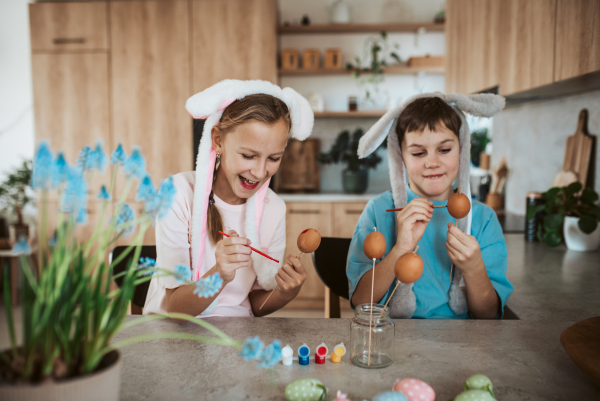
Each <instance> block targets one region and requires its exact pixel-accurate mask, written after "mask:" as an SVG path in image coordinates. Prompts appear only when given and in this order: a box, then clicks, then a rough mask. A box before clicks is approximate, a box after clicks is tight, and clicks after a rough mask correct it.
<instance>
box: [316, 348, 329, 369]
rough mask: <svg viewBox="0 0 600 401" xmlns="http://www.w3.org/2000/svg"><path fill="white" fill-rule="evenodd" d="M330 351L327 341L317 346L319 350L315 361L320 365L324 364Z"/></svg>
mask: <svg viewBox="0 0 600 401" xmlns="http://www.w3.org/2000/svg"><path fill="white" fill-rule="evenodd" d="M328 351H329V350H328V349H327V345H325V343H321V345H319V346H318V347H317V352H316V353H315V363H318V364H319V365H322V364H324V363H325V358H326V357H327V352H328Z"/></svg>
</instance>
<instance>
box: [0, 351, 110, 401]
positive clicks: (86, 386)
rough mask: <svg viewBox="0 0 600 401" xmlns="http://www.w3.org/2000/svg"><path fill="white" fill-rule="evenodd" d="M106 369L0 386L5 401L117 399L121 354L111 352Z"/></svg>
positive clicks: (95, 400)
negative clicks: (56, 380) (55, 378)
mask: <svg viewBox="0 0 600 401" xmlns="http://www.w3.org/2000/svg"><path fill="white" fill-rule="evenodd" d="M102 364H103V365H104V367H103V368H100V369H99V370H97V371H95V372H93V373H91V374H89V375H85V376H81V377H77V378H71V379H66V380H64V381H58V382H50V383H44V384H17V385H6V384H3V385H0V400H5V401H13V400H14V401H17V400H18V401H34V400H35V401H71V400H73V401H75V400H86V401H117V400H118V399H119V390H120V384H121V356H120V354H119V352H118V351H111V352H109V353H108V354H106V356H105V357H104V358H103V360H102V363H101V365H102Z"/></svg>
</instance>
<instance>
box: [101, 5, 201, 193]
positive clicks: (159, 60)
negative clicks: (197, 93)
mask: <svg viewBox="0 0 600 401" xmlns="http://www.w3.org/2000/svg"><path fill="white" fill-rule="evenodd" d="M110 11H111V12H110V15H111V43H112V63H111V74H112V113H113V121H114V128H113V138H115V140H114V142H115V144H116V143H118V142H121V143H122V144H123V148H124V149H125V151H126V152H127V153H128V154H129V153H130V152H131V150H132V148H133V147H134V146H140V147H141V151H142V153H143V154H144V156H145V158H146V161H147V166H146V168H147V171H148V172H149V173H150V175H151V177H152V179H153V181H154V183H155V184H156V185H157V186H158V185H159V184H160V180H163V179H164V178H166V177H167V176H169V175H171V174H176V173H179V172H182V171H189V170H192V169H193V164H192V156H193V149H192V146H193V133H192V118H191V117H190V116H189V114H188V113H187V112H186V110H185V102H186V100H187V98H188V97H189V96H190V94H191V90H190V89H191V86H190V74H189V72H190V69H189V68H190V67H189V63H190V57H189V21H188V2H187V1H124V2H112V3H111V4H110ZM122 188H123V182H122V181H119V182H118V183H117V194H120V193H121V190H122ZM134 197H135V194H134V193H133V191H132V192H131V193H130V197H129V199H132V198H134Z"/></svg>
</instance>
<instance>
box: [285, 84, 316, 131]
mask: <svg viewBox="0 0 600 401" xmlns="http://www.w3.org/2000/svg"><path fill="white" fill-rule="evenodd" d="M282 92H283V96H284V97H285V100H284V102H285V103H286V104H287V105H288V107H290V115H291V118H292V130H291V131H290V134H291V135H292V138H294V139H298V140H300V141H303V140H305V139H306V138H308V137H309V136H310V134H311V133H312V129H313V125H314V123H315V115H314V113H313V111H312V108H311V107H310V103H308V100H306V99H305V98H304V97H303V96H301V95H300V94H299V93H298V92H296V91H295V90H293V89H292V88H283V89H282Z"/></svg>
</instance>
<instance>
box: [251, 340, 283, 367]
mask: <svg viewBox="0 0 600 401" xmlns="http://www.w3.org/2000/svg"><path fill="white" fill-rule="evenodd" d="M279 361H281V342H280V341H279V340H275V341H273V342H272V343H271V344H269V345H268V346H267V348H265V350H264V351H263V352H262V354H261V355H260V362H259V363H258V365H256V367H257V368H266V369H268V368H270V367H271V366H275V365H276V364H278V363H279Z"/></svg>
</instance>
